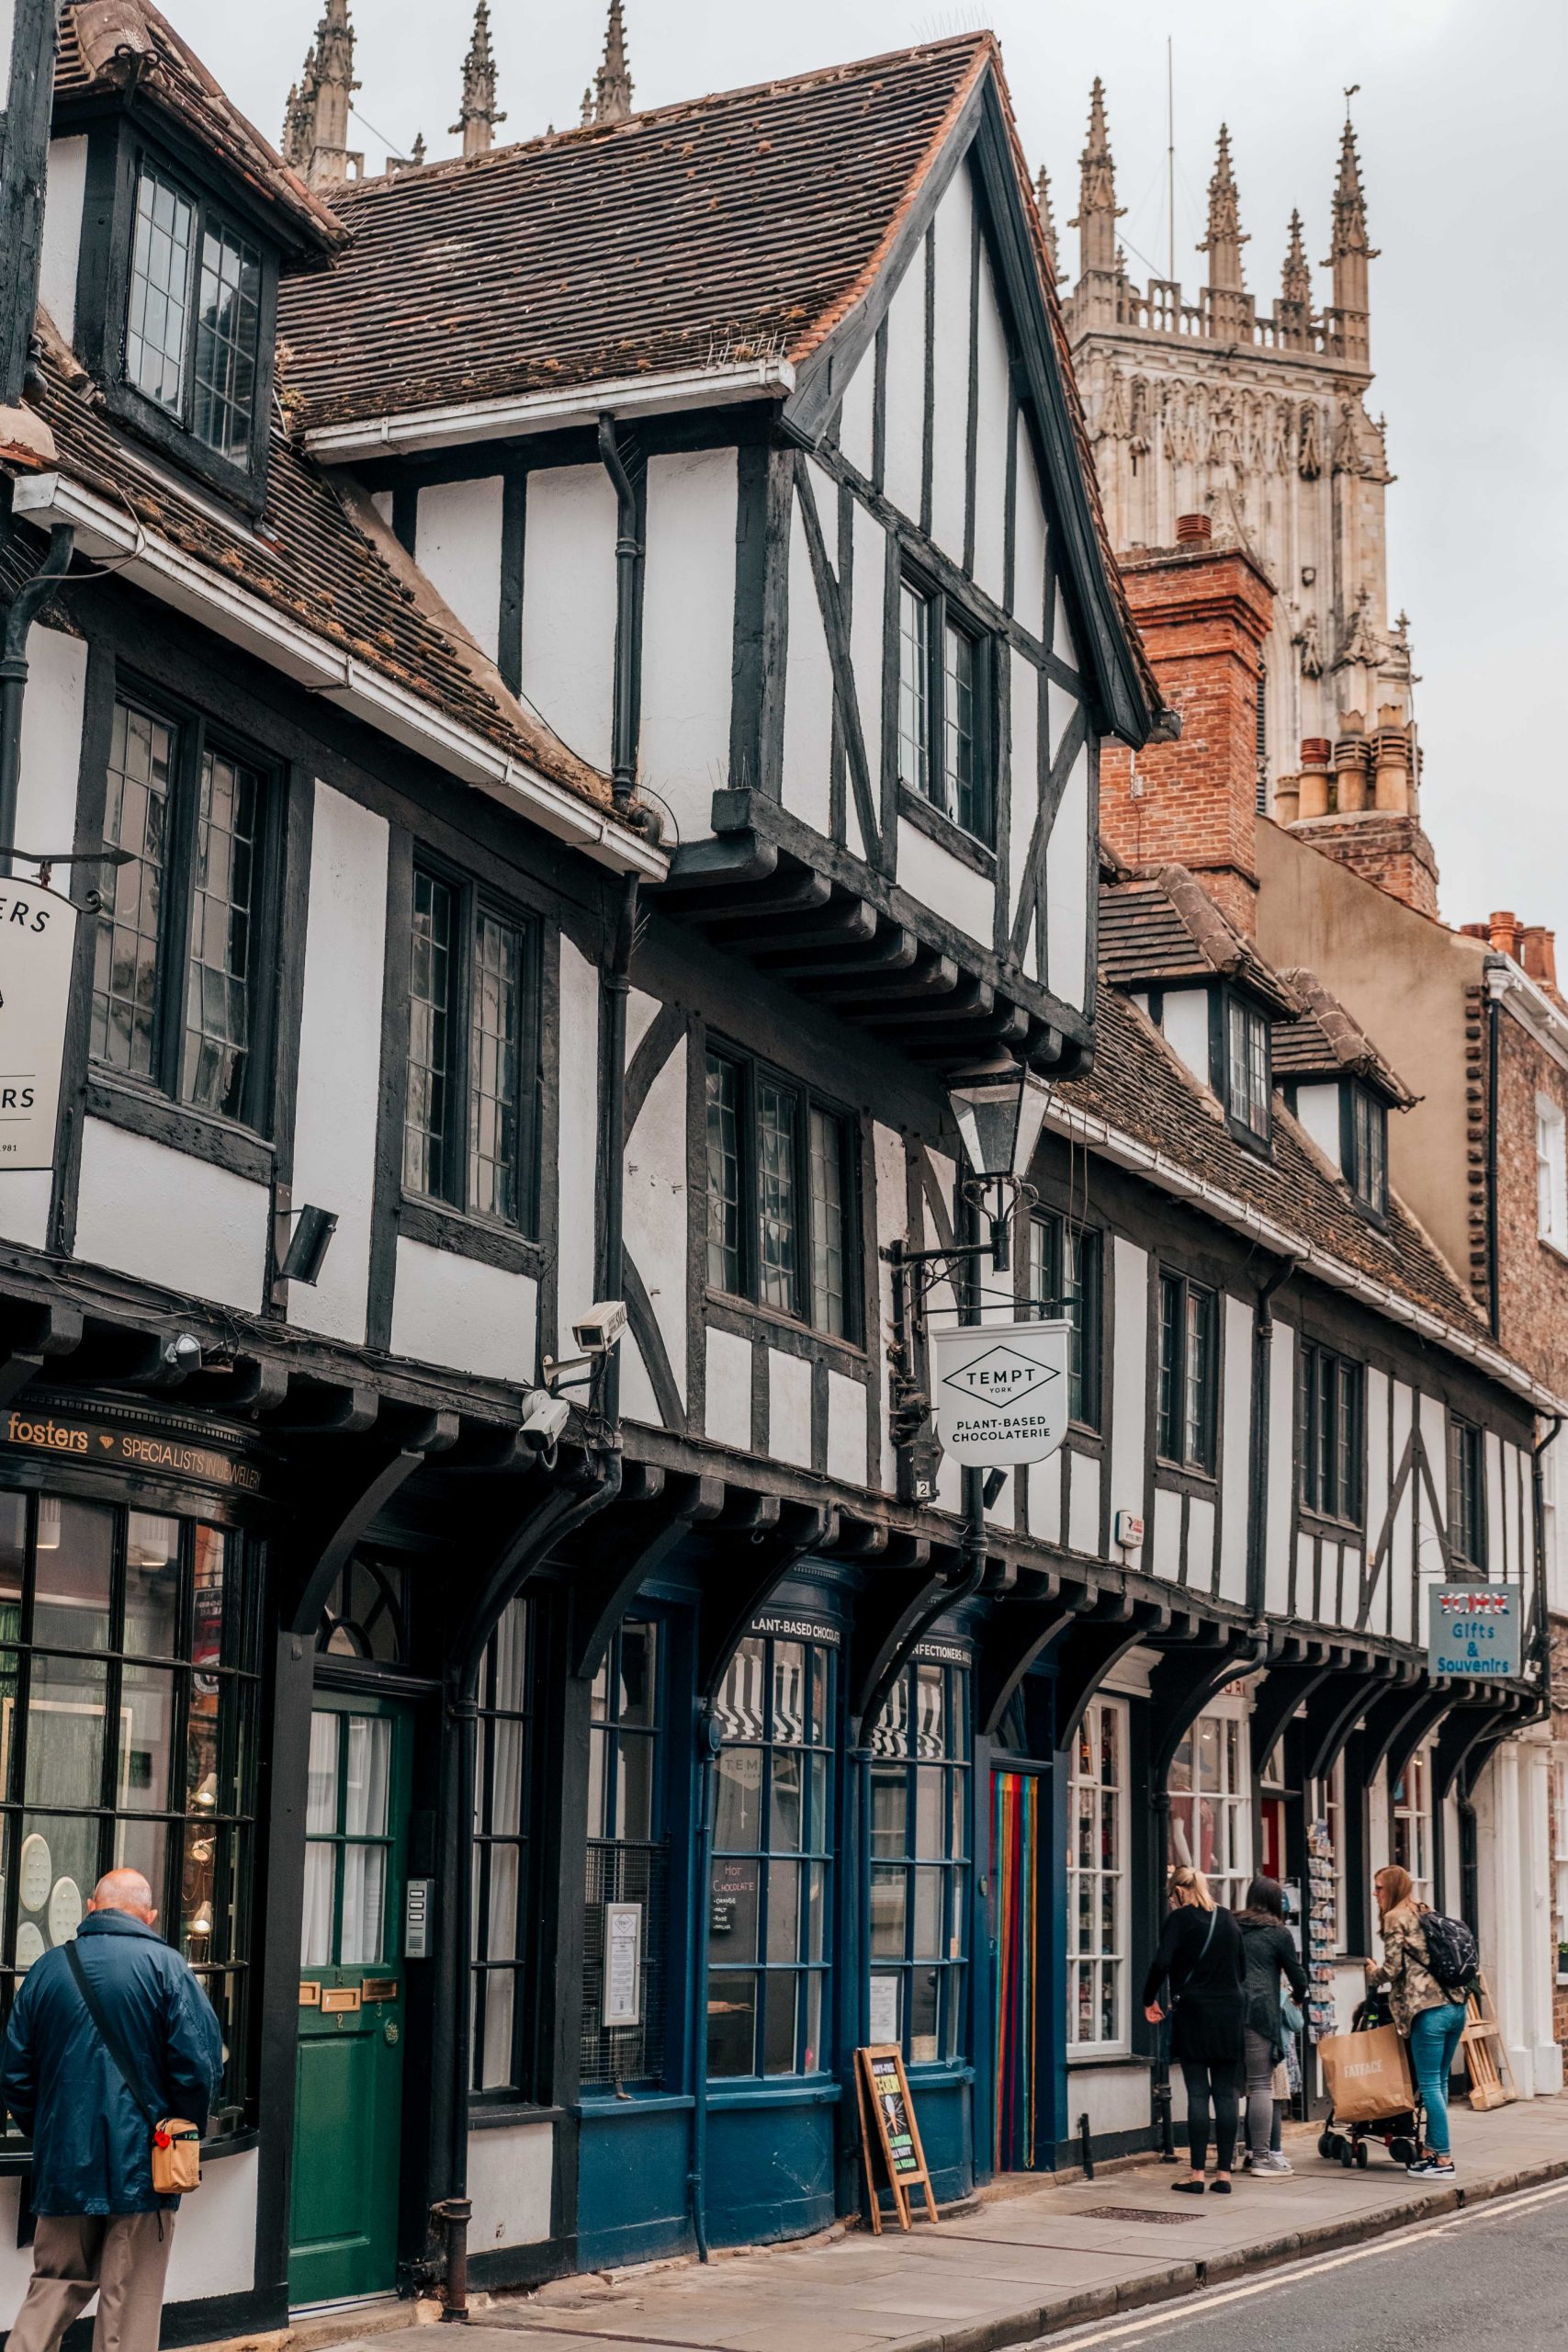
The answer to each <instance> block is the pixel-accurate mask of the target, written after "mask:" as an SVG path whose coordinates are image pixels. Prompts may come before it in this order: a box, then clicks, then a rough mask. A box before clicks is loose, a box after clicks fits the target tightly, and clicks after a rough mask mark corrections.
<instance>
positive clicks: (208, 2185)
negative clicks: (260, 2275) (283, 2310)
mask: <svg viewBox="0 0 1568 2352" xmlns="http://www.w3.org/2000/svg"><path fill="white" fill-rule="evenodd" d="M260 2166H261V2151H260V2149H259V2148H247V2149H246V2150H245V2151H244V2153H243V2154H241V2155H237V2156H220V2158H219V2159H218V2160H217V2162H216V2163H209V2164H204V2165H202V2168H201V2194H200V2196H199V2197H187V2198H186V2200H185V2203H184V2204H183V2205H182V2206H181V2208H180V2213H179V2226H178V2228H177V2229H176V2230H175V2243H174V2245H173V2246H172V2248H171V2249H170V2253H169V2278H168V2287H167V2290H166V2294H165V2301H168V2302H171V2303H196V2302H201V2301H205V2300H206V2298H207V2297H208V2296H209V2295H243V2294H245V2293H246V2292H248V2290H250V2289H251V2288H252V2287H254V2285H255V2283H256V2181H257V2177H258V2175H259V2171H260Z"/></svg>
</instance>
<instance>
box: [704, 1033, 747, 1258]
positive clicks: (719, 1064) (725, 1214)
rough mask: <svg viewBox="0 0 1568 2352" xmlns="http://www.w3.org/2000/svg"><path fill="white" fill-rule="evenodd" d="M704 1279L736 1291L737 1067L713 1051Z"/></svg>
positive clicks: (709, 1079) (709, 1064) (709, 1062)
mask: <svg viewBox="0 0 1568 2352" xmlns="http://www.w3.org/2000/svg"><path fill="white" fill-rule="evenodd" d="M707 1162H708V1230H707V1251H708V1282H709V1284H710V1285H711V1287H712V1288H713V1289H715V1290H725V1291H730V1292H732V1293H735V1294H737V1295H738V1294H739V1291H740V1289H741V1287H742V1282H743V1269H742V1263H741V1252H740V1073H739V1069H737V1068H736V1066H735V1064H734V1063H733V1062H731V1061H726V1060H725V1059H724V1058H723V1057H722V1056H720V1055H718V1054H710V1055H709V1056H708V1057H707Z"/></svg>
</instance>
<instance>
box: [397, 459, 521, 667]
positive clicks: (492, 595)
mask: <svg viewBox="0 0 1568 2352" xmlns="http://www.w3.org/2000/svg"><path fill="white" fill-rule="evenodd" d="M501 508H502V481H501V476H500V475H499V474H491V475H490V476H488V477H487V478H486V479H485V480H484V481H434V482H427V483H426V485H425V487H424V488H423V490H422V491H421V492H420V493H419V516H418V521H417V522H416V524H415V526H414V555H415V560H416V561H417V562H418V564H419V568H420V570H421V571H423V574H424V576H425V578H426V579H427V580H428V581H429V582H430V584H431V586H432V587H433V588H434V591H435V593H436V594H437V595H438V596H442V597H445V599H446V602H447V604H449V605H451V607H452V610H453V611H454V612H455V613H456V614H457V618H458V619H459V620H460V621H461V622H462V624H463V627H464V628H466V629H467V630H468V633H469V635H470V636H471V637H472V639H473V640H474V643H475V644H476V645H477V646H478V647H479V650H480V652H481V653H488V654H489V656H490V658H491V661H492V662H493V661H494V660H495V657H496V653H497V650H498V649H499V647H500V643H501Z"/></svg>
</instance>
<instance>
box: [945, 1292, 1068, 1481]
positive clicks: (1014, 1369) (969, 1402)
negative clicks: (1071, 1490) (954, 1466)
mask: <svg viewBox="0 0 1568 2352" xmlns="http://www.w3.org/2000/svg"><path fill="white" fill-rule="evenodd" d="M1072 1328H1073V1327H1072V1325H1071V1324H1070V1323H1068V1322H1066V1321H1060V1322H1053V1323H983V1324H974V1323H965V1324H961V1325H959V1327H958V1328H957V1329H949V1330H942V1331H933V1332H932V1333H931V1405H932V1410H933V1413H934V1417H935V1420H936V1433H937V1436H938V1437H939V1438H940V1440H941V1441H942V1449H943V1451H944V1453H946V1454H947V1456H948V1459H949V1460H950V1461H953V1462H961V1463H967V1464H971V1465H972V1466H975V1467H976V1468H977V1467H980V1466H982V1465H987V1466H988V1465H992V1464H1002V1463H1008V1462H1043V1461H1044V1460H1045V1458H1046V1456H1047V1455H1048V1454H1052V1453H1055V1451H1056V1449H1057V1447H1058V1446H1059V1445H1060V1444H1061V1442H1062V1440H1063V1439H1064V1438H1065V1437H1066V1433H1067V1350H1068V1346H1069V1344H1070V1341H1071V1337H1072Z"/></svg>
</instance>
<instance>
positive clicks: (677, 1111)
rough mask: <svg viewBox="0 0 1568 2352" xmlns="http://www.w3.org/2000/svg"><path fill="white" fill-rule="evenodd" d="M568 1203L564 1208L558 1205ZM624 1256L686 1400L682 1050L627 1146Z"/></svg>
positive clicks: (651, 1094)
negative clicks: (632, 1266) (644, 1293)
mask: <svg viewBox="0 0 1568 2352" xmlns="http://www.w3.org/2000/svg"><path fill="white" fill-rule="evenodd" d="M564 1205H565V1204H563V1206H564ZM625 1216H626V1249H627V1250H628V1251H629V1253H630V1255H631V1259H632V1261H633V1263H634V1264H635V1266H636V1267H637V1272H638V1273H639V1274H640V1275H641V1276H642V1280H643V1286H644V1288H645V1289H646V1290H647V1292H648V1295H649V1304H650V1305H651V1306H652V1308H653V1313H654V1317H655V1319H656V1321H657V1322H658V1325H659V1329H660V1335H661V1337H662V1339H663V1341H664V1348H665V1352H666V1353H667V1355H668V1356H669V1358H670V1365H671V1371H672V1372H673V1373H674V1375H675V1385H676V1386H677V1387H678V1388H679V1390H680V1392H681V1397H682V1402H684V1400H685V1395H686V1279H687V1277H686V1261H687V1240H688V1237H687V1231H686V1045H685V1040H684V1038H682V1040H681V1042H680V1043H679V1044H678V1045H677V1046H676V1047H675V1050H674V1052H673V1053H672V1054H671V1057H670V1058H669V1060H668V1061H667V1062H666V1063H665V1065H664V1067H663V1069H661V1070H660V1073H659V1075H658V1077H657V1078H656V1079H655V1080H654V1081H653V1084H652V1085H651V1086H650V1087H649V1090H648V1096H647V1100H646V1101H645V1102H644V1103H643V1106H642V1109H641V1111H640V1112H639V1113H638V1114H637V1125H636V1126H635V1127H634V1128H633V1129H632V1131H631V1135H630V1136H629V1137H628V1138H627V1142H626V1207H625Z"/></svg>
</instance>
